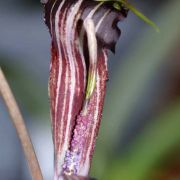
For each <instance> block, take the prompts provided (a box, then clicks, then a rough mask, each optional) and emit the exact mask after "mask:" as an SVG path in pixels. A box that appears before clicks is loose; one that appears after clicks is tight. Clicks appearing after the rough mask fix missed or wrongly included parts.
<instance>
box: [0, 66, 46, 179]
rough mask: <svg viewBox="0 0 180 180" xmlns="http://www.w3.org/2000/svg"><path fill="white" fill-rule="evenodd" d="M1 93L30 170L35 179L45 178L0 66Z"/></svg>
mask: <svg viewBox="0 0 180 180" xmlns="http://www.w3.org/2000/svg"><path fill="white" fill-rule="evenodd" d="M0 94H1V96H2V97H3V99H4V102H5V104H6V106H7V109H8V111H9V114H10V117H11V120H12V123H13V125H14V127H15V129H16V131H17V134H18V137H19V139H20V142H21V145H22V147H23V150H24V154H25V157H26V159H27V163H28V166H29V170H30V173H31V176H32V179H33V180H43V177H42V173H41V169H40V166H39V163H38V160H37V157H36V154H35V151H34V148H33V145H32V142H31V139H30V136H29V134H28V131H27V129H26V126H25V123H24V120H23V117H22V114H21V112H20V109H19V107H18V105H17V103H16V100H15V98H14V96H13V93H12V91H11V89H10V86H9V84H8V82H7V80H6V78H5V76H4V74H3V71H2V69H1V67H0Z"/></svg>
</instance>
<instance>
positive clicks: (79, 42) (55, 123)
mask: <svg viewBox="0 0 180 180" xmlns="http://www.w3.org/2000/svg"><path fill="white" fill-rule="evenodd" d="M126 15H127V12H126V11H125V10H122V12H118V11H116V10H115V9H113V8H112V6H111V5H110V4H108V3H107V4H103V3H99V2H94V1H92V0H49V1H48V2H47V3H46V4H45V22H46V24H47V26H48V27H49V30H50V34H51V37H52V48H51V56H52V57H51V65H50V78H49V96H50V107H51V116H52V117H51V119H52V131H53V141H54V150H55V176H54V179H60V176H61V175H62V174H75V175H81V176H87V175H88V172H89V168H90V162H91V159H92V155H93V151H94V146H95V141H96V137H97V134H98V130H99V125H100V120H101V116H102V108H103V102H104V96H105V88H106V80H107V79H108V75H107V73H108V72H107V52H106V51H107V50H106V49H107V48H108V49H111V50H112V51H114V49H115V44H116V41H117V39H118V37H119V36H120V30H119V29H118V27H117V22H118V21H120V20H122V19H123V18H124V17H125V16H126ZM87 19H91V20H92V22H93V24H94V28H95V32H94V33H95V37H96V39H97V41H95V42H94V43H97V62H96V65H94V66H93V67H95V71H96V73H95V76H96V81H95V87H94V89H93V92H92V94H91V96H90V97H88V99H86V91H87V83H88V76H89V71H90V70H91V69H93V68H92V67H91V58H90V57H91V54H89V53H90V51H89V48H91V47H90V46H88V45H87V44H88V38H87V32H86V28H84V22H85V21H86V20H87ZM90 75H91V74H90ZM84 104H86V107H85V111H86V112H85V113H84V106H85V105H84Z"/></svg>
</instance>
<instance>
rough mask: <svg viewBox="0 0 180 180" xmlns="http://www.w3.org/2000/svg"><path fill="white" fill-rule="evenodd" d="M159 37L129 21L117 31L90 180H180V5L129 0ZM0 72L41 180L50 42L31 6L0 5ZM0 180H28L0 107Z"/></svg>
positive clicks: (49, 156) (47, 171)
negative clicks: (17, 108) (14, 102)
mask: <svg viewBox="0 0 180 180" xmlns="http://www.w3.org/2000/svg"><path fill="white" fill-rule="evenodd" d="M130 2H131V3H132V4H134V5H135V6H136V7H137V8H138V9H140V10H141V11H142V12H143V13H144V14H146V15H147V16H148V17H150V18H151V19H152V20H153V21H154V22H156V24H158V26H159V28H160V29H161V32H160V33H156V32H155V31H154V30H153V29H151V27H149V26H147V25H146V24H145V23H144V22H142V21H141V20H139V19H138V18H137V17H136V16H134V15H133V14H132V13H129V16H128V18H127V19H126V20H125V21H124V22H123V23H121V24H119V26H120V28H121V29H122V36H121V38H120V40H119V43H118V45H117V48H116V54H115V55H113V54H111V53H110V58H109V79H110V80H109V82H108V84H107V86H108V88H107V96H106V100H105V108H104V113H103V120H102V126H101V129H100V133H99V136H98V140H97V145H96V152H95V156H94V158H93V165H92V170H91V176H93V177H96V178H97V179H99V180H121V179H122V180H175V179H180V158H179V157H180V98H179V97H180V51H179V47H180V21H179V18H180V14H179V11H180V1H179V0H171V1H170V0H159V1H156V0H146V1H137V0H134V1H133V0H131V1H130ZM0 24H1V25H0V65H1V66H2V69H3V70H4V72H5V74H6V76H7V78H8V80H9V82H10V85H11V87H12V89H13V91H14V93H15V95H16V99H17V101H18V103H19V104H20V107H21V110H22V112H23V114H24V117H25V119H26V124H27V126H28V129H29V131H30V134H31V137H32V141H33V143H34V145H35V149H36V152H37V155H38V158H39V160H40V164H41V167H42V170H43V174H44V177H45V179H47V180H49V179H52V173H53V145H52V139H51V127H50V120H49V119H50V117H49V104H48V95H47V83H48V72H49V59H50V37H49V33H48V30H47V28H46V26H45V25H44V23H43V8H42V6H41V5H40V3H39V2H38V1H36V0H26V1H23V0H15V1H12V0H6V1H1V2H0ZM0 144H1V145H0V179H6V180H16V179H17V180H21V179H22V180H24V179H27V180H28V179H30V176H29V173H28V169H27V165H26V162H25V160H24V155H23V152H22V150H21V146H20V144H19V140H18V139H17V135H16V132H15V130H14V129H13V127H12V124H11V122H10V121H9V116H8V113H7V110H6V109H5V107H4V105H3V102H2V99H0Z"/></svg>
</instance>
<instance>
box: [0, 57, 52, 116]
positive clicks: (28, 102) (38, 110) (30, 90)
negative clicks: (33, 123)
mask: <svg viewBox="0 0 180 180" xmlns="http://www.w3.org/2000/svg"><path fill="white" fill-rule="evenodd" d="M0 62H1V67H2V70H3V71H4V73H5V74H6V77H7V79H8V81H9V83H10V86H11V88H12V91H13V92H14V93H15V96H16V98H17V97H21V100H20V101H19V99H17V101H18V102H19V103H20V104H22V102H23V105H22V106H23V108H24V109H27V110H28V112H29V113H30V114H34V115H40V114H41V115H45V114H46V116H47V114H49V110H48V109H49V105H48V99H45V98H44V97H47V89H43V87H42V85H41V84H40V83H39V82H38V80H36V76H35V75H34V74H32V73H31V72H30V71H28V69H25V67H24V66H23V67H21V65H20V64H16V63H15V62H16V60H15V59H11V60H9V62H11V63H9V64H7V57H3V56H1V57H0ZM5 62H6V63H5ZM45 112H46V113H45Z"/></svg>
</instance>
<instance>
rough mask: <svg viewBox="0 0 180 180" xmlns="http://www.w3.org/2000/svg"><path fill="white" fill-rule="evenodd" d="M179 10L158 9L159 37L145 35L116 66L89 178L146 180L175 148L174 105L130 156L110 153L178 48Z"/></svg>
mask: <svg viewBox="0 0 180 180" xmlns="http://www.w3.org/2000/svg"><path fill="white" fill-rule="evenodd" d="M179 7H180V2H179V1H178V0H176V1H172V2H170V3H168V4H167V5H166V6H164V7H163V8H162V9H159V13H158V15H159V16H157V17H156V18H155V19H156V21H157V22H159V23H158V25H159V27H160V29H161V33H160V34H156V33H153V32H152V31H151V30H147V31H146V32H145V33H144V34H142V35H141V38H140V39H139V42H137V43H136V47H135V48H134V51H132V52H130V54H129V55H128V56H127V57H125V63H124V64H121V66H119V70H118V68H117V70H116V72H115V73H114V76H113V77H111V81H110V82H109V84H110V85H109V86H110V87H111V90H110V92H111V93H110V92H108V93H107V98H106V105H105V111H104V116H103V123H102V127H101V130H100V137H99V140H98V145H97V148H96V155H95V158H94V164H93V166H92V174H93V175H94V176H95V177H98V179H103V180H104V179H109V180H111V179H112V180H119V179H127V180H143V179H144V178H145V179H147V176H146V175H147V174H148V173H150V169H151V170H152V166H153V165H154V164H153V163H155V162H156V163H157V162H158V160H159V158H160V157H159V156H163V155H164V153H165V152H166V151H168V150H170V149H171V148H172V149H173V147H174V145H175V144H179V143H180V141H178V140H179V138H180V134H179V127H180V120H179V119H180V117H179V116H180V114H179V108H180V107H179V104H177V107H174V109H172V110H171V111H170V112H169V114H165V115H161V116H160V117H159V118H157V117H153V119H151V120H150V121H151V122H152V123H154V124H152V125H151V126H150V127H149V129H147V132H146V129H145V130H144V132H141V133H140V134H139V135H138V137H137V139H136V138H135V140H134V143H133V146H131V147H130V149H129V151H130V152H128V153H127V154H118V153H117V152H116V153H115V152H114V150H113V149H116V147H117V146H118V141H120V140H121V137H122V130H123V128H124V127H125V126H126V125H127V123H131V122H127V121H126V120H127V119H128V117H129V115H130V114H131V113H132V112H133V109H134V107H135V106H137V104H138V101H139V99H141V97H142V95H143V93H144V91H145V90H147V89H146V87H147V86H148V84H149V83H150V81H151V80H152V78H154V75H155V74H157V73H158V71H159V67H161V66H162V65H163V64H164V63H167V58H166V56H168V53H169V52H170V51H171V50H172V48H173V45H174V44H175V43H177V40H178V39H177V37H179V36H180V21H179ZM157 88H158V87H157ZM168 121H169V122H168ZM162 122H163V123H162ZM153 132H154V134H153ZM152 134H153V136H152ZM139 138H140V139H141V141H140V142H139V140H138V139H139ZM118 139H119V140H118ZM102 151H103V153H102ZM118 156H123V157H121V158H118ZM161 158H162V157H161ZM164 158H165V157H164ZM179 171H180V169H179Z"/></svg>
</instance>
